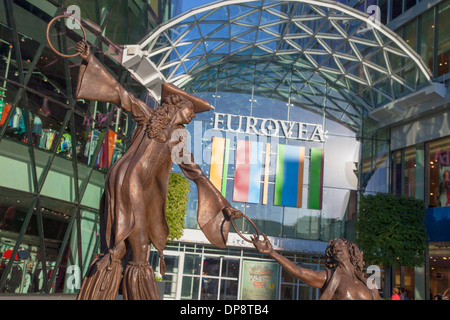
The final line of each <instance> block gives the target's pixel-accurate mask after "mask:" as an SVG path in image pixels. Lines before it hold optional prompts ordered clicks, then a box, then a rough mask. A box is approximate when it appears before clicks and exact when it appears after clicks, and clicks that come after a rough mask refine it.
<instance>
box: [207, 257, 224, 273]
mask: <svg viewBox="0 0 450 320" xmlns="http://www.w3.org/2000/svg"><path fill="white" fill-rule="evenodd" d="M219 267H220V258H216V257H205V258H204V259H203V275H207V276H219V272H220V269H219Z"/></svg>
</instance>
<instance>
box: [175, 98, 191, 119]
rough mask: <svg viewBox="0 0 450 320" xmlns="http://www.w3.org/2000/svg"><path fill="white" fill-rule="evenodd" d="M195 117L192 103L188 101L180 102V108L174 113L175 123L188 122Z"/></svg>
mask: <svg viewBox="0 0 450 320" xmlns="http://www.w3.org/2000/svg"><path fill="white" fill-rule="evenodd" d="M194 118H195V113H194V110H193V105H192V103H191V102H190V101H186V102H182V105H181V108H180V109H179V110H178V111H177V113H176V114H175V121H174V122H175V124H189V123H190V122H191V121H192V119H194Z"/></svg>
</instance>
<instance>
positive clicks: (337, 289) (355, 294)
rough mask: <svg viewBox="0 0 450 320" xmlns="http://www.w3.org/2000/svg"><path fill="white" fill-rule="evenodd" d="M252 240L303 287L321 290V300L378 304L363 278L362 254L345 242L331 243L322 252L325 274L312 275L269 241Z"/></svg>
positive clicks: (335, 241) (337, 240)
mask: <svg viewBox="0 0 450 320" xmlns="http://www.w3.org/2000/svg"><path fill="white" fill-rule="evenodd" d="M262 235H263V237H264V240H263V241H261V240H258V237H257V236H253V237H252V240H253V244H254V246H255V247H256V249H258V251H259V252H260V253H263V254H268V255H269V256H271V257H272V258H274V259H275V260H276V261H277V262H278V263H279V264H280V265H281V266H282V267H283V268H285V269H286V270H287V271H288V272H289V273H290V274H292V275H293V276H294V277H296V278H298V279H300V280H302V281H303V282H304V283H306V284H308V285H310V286H312V287H314V288H320V289H321V290H322V294H321V297H320V300H381V299H382V298H381V297H380V294H379V293H378V289H376V288H373V289H369V287H368V286H367V279H365V278H364V274H363V271H362V268H363V266H364V261H363V252H362V251H361V250H359V248H358V247H357V246H356V245H355V244H354V243H352V242H351V241H348V240H346V239H333V240H331V241H329V242H328V247H327V249H326V251H325V254H326V266H327V268H326V269H325V270H320V271H314V270H311V269H307V268H302V267H299V266H297V265H296V264H294V263H293V262H292V261H290V260H288V259H287V258H285V257H283V256H282V255H280V254H279V253H278V252H276V251H275V250H273V247H272V245H271V244H270V241H269V239H267V236H266V235H265V234H262Z"/></svg>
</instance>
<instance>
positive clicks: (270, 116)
mask: <svg viewBox="0 0 450 320" xmlns="http://www.w3.org/2000/svg"><path fill="white" fill-rule="evenodd" d="M211 2H212V1H206V0H205V1H180V0H160V1H125V0H116V1H109V0H95V1H82V0H78V1H77V0H66V1H64V0H60V1H51V0H48V1H32V0H2V1H1V2H0V54H1V58H2V59H1V61H0V168H1V169H0V253H1V256H0V293H15V294H18V293H29V294H32V293H41V294H49V293H68V294H74V293H76V292H77V288H78V286H79V283H78V282H77V281H78V279H79V276H80V275H84V273H85V272H86V270H87V267H88V265H89V263H90V262H91V260H92V258H93V257H94V256H95V255H96V254H97V253H98V252H99V232H100V230H99V215H98V207H99V201H100V197H101V195H102V192H103V189H104V183H105V178H106V175H107V172H108V169H109V168H110V167H111V166H112V165H113V164H114V163H115V161H117V160H118V159H120V157H121V156H122V155H123V153H124V152H125V151H126V150H127V148H128V146H129V144H130V140H131V137H132V134H133V131H134V128H135V123H134V121H133V120H132V119H131V117H129V116H128V115H127V113H126V112H124V111H123V110H122V109H121V108H120V106H116V105H112V104H107V103H102V102H93V101H83V100H79V101H75V99H74V98H73V97H74V88H75V84H76V79H77V73H78V69H79V66H80V64H81V59H80V58H79V57H74V58H70V59H62V58H60V57H59V56H57V55H56V54H55V53H54V52H53V51H52V50H51V49H50V47H49V45H48V43H47V42H46V39H45V30H46V27H47V23H48V22H49V21H50V20H51V19H52V18H53V17H55V16H57V15H59V14H62V13H63V12H65V10H73V11H72V12H74V14H80V17H81V19H82V24H83V26H84V28H85V30H86V35H87V41H88V42H89V44H90V45H91V47H92V49H91V50H92V52H94V54H95V56H96V57H97V58H98V59H99V60H100V61H101V62H102V63H103V64H104V65H105V67H106V68H107V70H108V71H109V72H110V73H111V74H112V75H113V76H114V78H115V79H117V81H118V82H119V83H120V84H121V85H122V86H124V88H125V89H126V90H128V91H129V92H131V93H133V94H134V95H135V96H136V97H137V98H139V99H141V100H142V101H144V102H146V103H147V104H148V105H149V107H151V108H153V107H154V106H155V103H156V102H155V99H154V98H153V97H151V95H150V93H149V91H148V90H147V88H146V87H145V86H144V85H142V84H141V83H140V82H139V80H137V78H136V77H135V76H133V75H131V74H130V72H129V70H127V69H126V68H125V67H124V66H123V65H122V64H121V61H122V58H123V53H124V50H123V48H124V47H123V46H124V45H128V44H138V43H141V42H142V41H144V40H145V38H146V37H147V36H148V35H149V34H150V33H151V31H152V30H154V29H155V28H158V26H160V25H161V24H163V23H164V22H166V21H168V20H170V19H171V18H173V17H175V16H177V15H180V14H183V13H186V12H189V10H191V9H193V8H194V7H198V6H200V5H207V4H209V3H211ZM339 2H340V3H343V4H347V5H350V6H353V7H354V8H356V9H358V10H360V11H363V12H366V10H367V9H368V7H370V6H371V5H377V6H379V8H380V10H381V21H382V23H385V24H388V25H389V23H391V22H395V21H398V19H402V17H404V16H405V15H404V14H405V13H406V12H411V10H412V11H413V10H414V8H418V7H419V6H420V4H421V3H423V2H426V1H419V0H417V1H416V0H413V1H409V0H402V1H400V0H399V1H396V0H366V1H351V0H348V1H339ZM255 3H256V2H255ZM293 3H294V2H293ZM294 7H295V8H296V9H297V11H295V10H293V8H294ZM449 7H450V1H449V0H443V1H437V2H436V5H435V6H433V7H431V8H427V10H423V11H422V12H420V13H418V14H417V15H413V18H412V19H409V20H408V21H405V22H404V23H402V24H401V26H400V27H398V28H396V29H395V33H396V34H397V35H399V36H400V37H401V38H403V39H404V40H405V42H406V43H407V44H408V45H409V46H410V47H411V48H412V49H413V50H414V51H416V52H417V53H418V55H420V57H421V58H422V60H423V62H424V64H425V66H426V67H427V68H428V70H429V71H430V74H431V75H433V76H434V77H435V78H437V79H444V80H443V81H445V79H446V78H445V77H446V75H447V74H448V72H449V69H448V51H449V47H450V46H449V39H448V35H449V34H450V33H449V32H448V23H446V21H447V20H448V19H447V17H448V13H449ZM316 9H317V10H313V9H311V8H310V7H309V6H307V5H304V6H301V5H300V4H298V3H297V4H289V5H284V4H283V5H278V3H277V2H276V1H271V2H270V6H268V7H267V8H265V9H264V10H262V9H261V10H260V9H258V10H256V11H255V12H254V11H252V10H255V8H254V7H252V6H251V5H248V4H244V5H241V6H235V7H231V6H230V10H229V11H228V13H229V14H230V15H231V16H230V17H228V16H224V13H225V11H226V10H225V11H224V10H223V9H222V10H221V9H220V8H217V10H212V11H210V12H208V14H204V15H199V16H197V17H196V18H195V19H193V18H192V17H191V18H189V19H186V21H183V23H181V24H180V25H178V26H176V27H174V28H172V29H170V30H169V31H167V32H166V33H164V35H161V37H159V38H158V40H157V41H156V44H153V47H152V48H153V49H159V50H160V51H164V50H167V51H164V52H165V53H161V52H160V51H158V50H155V51H154V52H157V53H155V54H154V55H153V56H151V60H152V61H153V62H154V63H155V64H157V65H158V67H160V68H161V72H162V74H164V75H165V76H167V77H172V78H171V79H175V81H177V79H180V78H177V77H182V76H183V74H184V72H185V71H186V72H187V71H189V70H190V69H194V70H200V71H201V72H200V73H199V74H197V75H195V76H193V79H192V81H191V82H186V83H183V82H180V83H181V84H185V89H186V90H187V91H192V92H195V94H196V95H198V96H199V97H201V98H203V99H205V100H207V101H208V102H210V104H211V105H212V106H213V107H214V111H211V112H208V113H202V114H199V115H197V118H196V119H195V120H194V121H193V122H192V123H191V124H190V125H189V126H188V127H187V129H188V133H189V143H188V146H189V149H190V151H191V152H192V153H193V155H194V158H195V160H196V162H197V163H198V164H199V165H200V166H201V168H202V170H203V171H204V173H205V174H206V175H207V176H208V177H211V176H212V171H213V169H212V168H213V166H214V165H216V164H217V162H215V160H214V159H216V158H215V157H216V156H217V154H215V152H216V151H217V150H219V149H218V148H217V145H216V144H215V143H216V142H217V141H223V143H224V144H223V146H222V149H221V152H223V155H222V158H221V159H222V163H220V164H221V165H222V167H221V170H222V171H221V177H220V178H221V180H220V184H219V185H217V186H218V189H219V190H220V191H221V192H222V194H223V195H224V196H225V197H226V198H227V199H228V200H229V202H230V204H231V205H232V206H233V207H235V208H237V209H239V210H241V211H242V212H243V213H245V214H246V215H247V216H248V217H249V218H251V219H252V220H253V221H254V222H255V224H256V226H257V227H258V229H259V230H260V231H262V232H264V233H266V234H267V235H268V236H270V237H272V239H275V240H276V241H279V242H280V243H287V242H290V243H293V245H292V244H291V245H286V247H279V249H280V251H282V253H283V255H284V256H286V257H287V258H288V259H290V260H291V261H293V262H295V263H297V264H298V265H301V266H303V267H306V268H311V269H314V270H319V269H323V267H324V257H323V255H322V254H320V252H318V251H320V250H315V248H317V247H319V248H323V246H324V245H326V242H327V241H328V240H330V239H333V238H336V237H346V238H348V239H350V240H352V238H354V230H353V220H354V218H355V214H356V211H357V200H358V196H359V195H361V194H363V193H377V192H393V193H396V194H403V195H406V196H412V197H416V198H419V199H423V200H424V201H425V203H426V205H427V212H428V214H427V221H426V223H427V228H428V231H429V235H430V245H429V253H428V256H429V259H428V268H429V274H430V279H429V289H430V292H431V296H430V297H431V298H432V297H433V296H434V295H435V294H436V293H442V292H443V291H445V289H446V288H448V287H450V283H449V282H448V275H449V273H450V271H449V267H450V266H449V265H448V263H447V261H450V252H449V243H450V239H449V233H448V221H449V211H448V209H449V208H450V205H449V204H450V202H449V199H450V197H449V196H448V192H449V191H448V179H449V172H450V170H449V168H450V155H449V152H450V151H449V150H450V138H449V137H450V135H449V134H447V133H446V134H445V135H443V136H442V137H441V138H439V139H435V138H433V139H425V140H424V141H421V142H420V143H417V144H413V145H408V146H405V147H404V148H399V149H395V150H391V132H390V130H389V128H384V129H380V130H379V129H378V123H377V122H376V121H374V120H373V119H371V118H366V116H367V114H368V113H369V111H370V110H372V109H373V108H378V107H382V106H383V105H384V104H385V103H388V102H394V101H395V99H397V98H401V97H403V96H404V95H406V94H408V93H412V92H414V91H415V90H419V89H421V88H423V87H424V85H426V84H427V80H426V79H425V76H424V75H423V74H422V73H421V72H420V71H419V68H418V67H417V65H416V64H415V63H413V62H412V61H410V60H408V59H407V58H406V57H405V56H404V55H402V54H400V53H399V52H400V49H399V47H398V46H397V44H396V43H395V42H394V41H392V40H389V39H387V38H386V37H384V36H383V35H381V33H375V32H371V31H369V32H367V33H365V34H364V35H361V34H360V35H358V36H357V38H356V41H353V42H352V41H350V42H348V41H347V42H346V43H345V44H343V45H341V43H340V41H341V40H340V39H341V38H342V35H343V34H344V35H351V37H353V36H355V35H356V33H357V30H358V28H361V27H363V24H362V23H361V22H357V21H352V22H350V23H348V24H347V25H345V24H344V22H343V21H340V20H339V19H335V20H333V19H324V20H323V21H322V24H318V23H317V22H314V21H301V20H299V21H297V23H296V24H295V25H288V27H286V28H284V27H280V26H285V25H284V24H283V23H282V22H283V21H285V19H286V17H287V15H286V14H287V13H288V12H291V11H290V10H293V11H292V12H295V13H296V14H308V15H310V16H312V15H314V14H319V15H320V14H322V13H324V12H325V11H323V12H322V11H320V9H319V8H316ZM77 10H79V11H77ZM323 10H325V9H323ZM326 12H328V13H329V15H330V16H331V15H332V13H333V14H334V13H336V12H332V11H331V10H330V11H326ZM259 14H261V20H259V19H256V17H257V16H258V15H259ZM274 16H276V17H278V20H277V21H275V22H274V20H271V19H273V17H274ZM225 17H227V18H225ZM228 19H230V20H228ZM396 19H397V20H396ZM194 20H195V21H196V22H195V23H196V24H195V26H196V28H195V32H190V31H192V29H190V26H191V25H192V23H193V21H194ZM225 20H226V21H232V23H231V22H230V28H229V29H226V32H225V29H223V28H221V23H223V21H225ZM287 20H289V19H287ZM258 21H259V22H258ZM63 22H64V20H61V21H59V22H57V23H55V25H54V28H53V29H52V32H51V34H50V40H51V42H52V44H53V45H54V46H55V47H56V49H57V50H59V51H60V52H64V53H68V54H71V53H73V52H74V46H75V44H76V42H77V41H79V40H81V39H82V34H81V31H80V30H79V29H76V28H74V27H73V25H71V24H70V23H69V20H67V23H63ZM264 22H271V23H273V24H268V25H264ZM234 23H236V24H234ZM258 23H259V24H258ZM258 28H259V29H258ZM315 28H318V29H315ZM256 29H258V31H257V30H256ZM212 30H214V32H212ZM314 30H315V31H320V32H316V33H314V32H313V34H314V36H310V37H304V36H301V35H304V34H305V32H306V33H308V32H309V31H314ZM180 35H182V37H180ZM199 35H201V36H199ZM224 39H225V41H224ZM227 39H228V40H229V41H228V40H227ZM227 41H228V42H227ZM224 42H225V43H226V45H224V44H223V43H224ZM180 43H181V44H180ZM192 44H194V45H192ZM196 44H197V45H196ZM255 44H256V45H255ZM155 46H156V47H155ZM169 47H170V49H167V48H169ZM386 47H388V48H389V50H387V51H384V49H385V48H386ZM150 48H151V46H150V45H149V46H148V49H150ZM299 48H300V49H302V48H303V49H302V50H303V51H302V50H300V51H301V52H302V53H303V54H304V55H303V56H302V57H301V58H299V57H297V56H294V55H291V54H292V53H295V54H298V52H299ZM304 48H307V50H306V49H304ZM167 52H169V53H168V54H167ZM250 52H251V53H252V54H254V55H253V56H252V57H254V61H244V62H243V61H242V59H244V60H245V58H246V57H249V56H250V54H249V53H250ZM330 52H332V54H329V53H330ZM230 53H233V57H234V58H236V57H237V58H238V59H235V60H233V59H231V60H229V61H227V63H222V62H220V61H219V60H220V57H221V56H222V55H227V54H230ZM305 53H306V54H305ZM268 56H269V57H272V56H276V57H277V59H276V60H277V61H275V62H274V61H273V60H271V59H269V58H268ZM202 57H203V58H202ZM204 57H206V58H204ZM255 57H256V58H255ZM280 57H282V58H280ZM362 57H364V59H363V58H362ZM278 58H280V59H278ZM240 59H241V60H240ZM363 61H364V63H363ZM292 66H295V67H296V68H292ZM268 70H270V72H269V71H268ZM299 70H302V71H299ZM343 70H344V71H346V70H347V71H348V72H343ZM387 70H389V72H388V71H387ZM442 77H443V78H442ZM274 88H276V89H275V90H274ZM363 118H365V121H362V119H363ZM443 132H447V131H445V130H444V131H443ZM220 139H224V140H220ZM246 144H247V145H251V146H253V147H256V146H257V147H258V148H260V149H259V150H260V151H259V152H258V154H257V158H258V157H259V158H258V159H259V160H258V159H257V160H255V161H254V162H251V163H246V164H250V165H255V164H256V165H257V168H258V170H259V171H258V172H257V174H256V178H255V179H254V180H252V181H253V183H252V184H251V185H247V188H249V190H250V189H251V188H255V189H256V190H258V192H259V193H258V196H257V197H256V198H254V199H253V200H249V199H247V200H243V199H242V198H239V197H238V195H239V192H238V191H237V190H241V189H239V188H241V187H242V183H241V182H242V181H241V180H240V178H239V177H240V175H241V174H242V168H243V166H242V162H241V155H245V156H244V162H245V157H247V156H248V157H251V156H252V154H251V153H246V150H248V149H245V148H243V147H242V146H244V145H246ZM292 154H295V157H297V158H296V160H295V161H291V162H289V161H287V160H286V159H291V158H289V157H290V155H292ZM299 159H301V161H300V160H299ZM281 161H287V162H284V165H283V166H280V165H279V164H280V163H282V162H281ZM292 163H294V165H292ZM173 170H174V171H179V168H178V166H176V165H175V166H174V168H173ZM293 173H295V174H293ZM291 174H292V175H291ZM300 176H301V178H300ZM293 181H294V182H293ZM294 189H295V194H294V192H286V190H287V191H292V190H294ZM197 196H198V194H197V189H196V187H195V184H192V186H191V192H190V194H189V202H188V209H187V213H186V219H185V227H186V230H187V231H188V234H196V235H197V234H198V233H196V231H199V227H198V224H197V207H198V201H197ZM292 199H294V200H293V201H295V203H294V204H293V202H290V201H292ZM313 203H314V205H313ZM236 226H237V228H238V229H239V230H240V231H241V232H243V233H244V234H247V235H248V234H251V233H253V228H252V226H251V225H250V224H249V223H248V222H247V221H245V220H243V219H241V220H239V221H236ZM192 232H193V233H192ZM230 238H231V239H232V240H233V241H235V239H237V235H236V233H235V232H234V230H232V231H231V234H230ZM286 239H287V242H283V240H286ZM196 241H197V243H195V242H196ZM193 243H194V244H193ZM236 243H237V242H233V244H232V245H231V246H230V248H227V249H216V248H212V247H210V246H208V245H207V244H204V243H202V242H201V241H199V238H198V237H196V236H193V237H192V238H186V236H185V237H183V238H182V239H180V240H179V241H176V242H175V243H174V244H171V245H168V246H167V247H166V250H165V257H166V265H167V272H166V274H165V275H164V277H163V283H164V298H165V299H177V300H191V299H192V300H236V299H242V298H248V297H251V294H252V293H251V290H250V291H248V286H247V284H246V283H245V281H244V280H245V279H244V278H245V277H244V275H245V272H246V270H248V268H250V267H251V266H250V263H255V264H258V265H261V266H264V268H267V269H271V268H273V269H271V270H275V272H276V275H277V277H276V282H275V283H274V290H275V291H274V292H272V294H273V295H272V296H270V297H271V298H274V299H280V300H313V299H318V297H319V291H318V290H317V289H312V288H311V287H309V286H306V285H305V284H303V283H302V282H300V281H299V280H298V279H295V278H293V277H292V276H291V275H290V274H289V273H288V272H286V270H283V269H282V268H279V269H276V267H275V266H274V264H273V261H271V260H269V259H267V256H264V255H260V254H257V253H256V251H255V250H254V249H253V248H250V247H245V246H244V245H242V243H239V244H236ZM305 243H306V244H311V246H316V247H315V248H314V249H311V250H308V249H305V247H307V245H304V244H305ZM300 244H303V245H304V247H301V246H300ZM297 245H298V247H296V246H297ZM322 253H323V252H322ZM158 259H159V257H158V254H156V251H151V252H150V263H151V265H152V266H153V268H154V269H155V271H156V272H158V271H159V260H158ZM393 282H395V285H398V286H404V287H405V288H406V289H407V291H408V292H413V291H414V287H415V285H416V283H415V278H414V270H409V269H408V270H407V269H405V268H398V269H397V270H396V273H395V274H394V275H393ZM249 292H250V293H249ZM410 298H417V297H414V294H412V295H411V296H410Z"/></svg>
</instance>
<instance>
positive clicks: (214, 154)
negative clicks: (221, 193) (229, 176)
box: [209, 137, 225, 190]
mask: <svg viewBox="0 0 450 320" xmlns="http://www.w3.org/2000/svg"><path fill="white" fill-rule="evenodd" d="M224 156H225V138H219V137H213V138H212V146H211V166H210V168H209V180H211V182H212V184H213V185H214V186H215V187H216V188H217V189H218V190H222V178H223V159H224Z"/></svg>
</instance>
